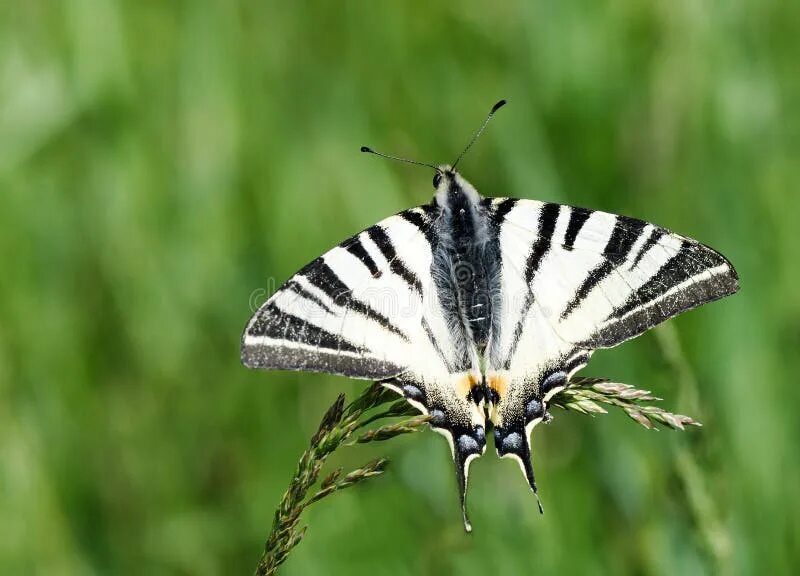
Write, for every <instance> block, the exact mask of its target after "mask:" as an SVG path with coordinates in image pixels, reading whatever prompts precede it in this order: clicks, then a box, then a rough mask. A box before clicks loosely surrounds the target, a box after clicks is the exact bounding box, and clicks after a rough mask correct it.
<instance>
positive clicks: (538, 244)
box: [503, 203, 568, 368]
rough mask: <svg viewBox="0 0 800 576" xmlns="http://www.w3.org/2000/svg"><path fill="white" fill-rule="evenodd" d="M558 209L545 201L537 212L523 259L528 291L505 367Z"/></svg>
mask: <svg viewBox="0 0 800 576" xmlns="http://www.w3.org/2000/svg"><path fill="white" fill-rule="evenodd" d="M565 208H568V207H565ZM560 209H561V206H560V205H559V204H553V203H547V204H544V205H543V206H542V208H541V212H539V220H538V228H539V230H538V233H537V235H536V240H535V241H534V243H533V246H532V247H531V251H530V253H529V254H528V258H527V260H526V261H525V282H526V283H527V285H528V292H527V294H526V295H525V302H524V303H523V305H522V310H521V311H520V315H519V319H518V320H517V325H516V326H515V328H514V335H513V337H512V339H511V345H510V346H509V350H508V353H507V354H506V359H505V362H504V363H503V364H504V367H505V368H508V367H509V366H510V365H511V359H512V358H513V357H514V353H515V352H516V350H517V345H518V344H519V340H520V337H521V336H522V330H523V328H524V326H525V321H526V320H527V316H528V311H529V310H530V309H531V306H533V301H534V296H533V290H532V289H531V288H530V286H531V284H532V283H533V280H534V278H535V277H536V272H537V271H538V270H539V266H540V265H541V263H542V261H543V260H544V257H545V256H546V255H547V252H548V251H549V250H550V247H551V245H552V242H553V234H554V233H555V231H556V222H557V221H558V214H559V210H560Z"/></svg>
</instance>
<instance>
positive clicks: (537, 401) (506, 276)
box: [486, 199, 738, 489]
mask: <svg viewBox="0 0 800 576" xmlns="http://www.w3.org/2000/svg"><path fill="white" fill-rule="evenodd" d="M492 217H493V219H494V221H495V226H496V227H497V229H498V238H499V246H500V253H501V256H500V257H501V296H502V297H501V298H500V299H499V301H500V306H501V308H500V322H499V329H498V330H497V331H496V332H495V333H493V335H492V339H491V341H490V345H489V347H488V349H487V371H486V378H487V383H488V386H489V389H490V392H491V396H492V399H493V400H494V403H493V405H492V407H491V412H490V417H491V419H492V421H493V423H494V425H495V440H496V442H495V443H496V447H497V450H498V453H500V455H501V456H512V457H515V458H518V459H519V461H520V464H521V465H522V466H523V470H524V471H525V473H526V476H527V477H528V480H529V482H530V483H531V486H532V487H534V489H535V484H534V481H533V471H532V468H531V465H530V462H529V458H530V448H529V436H530V432H531V429H532V428H533V426H534V425H535V424H536V423H537V422H539V421H540V420H541V419H542V418H544V417H545V411H546V404H547V401H548V400H549V399H550V398H551V397H552V396H553V395H554V394H555V393H556V392H558V391H559V390H561V389H563V387H565V386H566V385H567V382H568V380H569V377H570V376H571V375H572V373H574V372H575V371H577V370H579V369H580V368H582V367H583V366H584V365H585V364H586V363H587V362H588V359H589V356H590V355H591V354H592V352H593V351H594V350H595V349H598V348H608V347H612V346H616V345H617V344H619V343H621V342H623V341H625V340H628V339H630V338H633V337H635V336H638V335H639V334H641V333H642V332H644V331H646V330H648V329H649V328H652V327H653V326H655V325H657V324H659V323H661V322H663V321H664V320H666V319H668V318H671V317H672V316H675V315H677V314H679V313H681V312H683V311H686V310H689V309H691V308H694V307H696V306H699V305H701V304H704V303H706V302H709V301H712V300H716V299H718V298H722V297H724V296H727V295H729V294H732V293H734V292H736V290H737V289H738V278H737V276H736V272H735V271H734V269H733V267H732V266H731V265H730V263H729V262H728V261H727V260H726V259H725V258H724V257H723V256H722V255H720V254H719V253H717V252H715V251H714V250H712V249H711V248H709V247H707V246H704V245H703V244H700V243H699V242H697V241H695V240H691V239H689V238H685V237H683V236H680V235H677V234H674V233H672V232H670V231H668V230H666V229H664V228H661V227H658V226H655V225H653V224H650V223H647V222H644V221H642V220H636V219H633V218H628V217H625V216H617V215H613V214H608V213H605V212H600V211H592V210H587V209H583V208H574V207H571V206H565V205H559V204H552V203H544V202H537V201H532V200H514V199H493V200H492Z"/></svg>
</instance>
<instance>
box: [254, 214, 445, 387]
mask: <svg viewBox="0 0 800 576" xmlns="http://www.w3.org/2000/svg"><path fill="white" fill-rule="evenodd" d="M430 229H431V228H430V222H429V219H428V216H427V213H426V212H425V210H424V209H422V208H414V209H411V210H406V211H405V212H402V213H400V214H398V215H395V216H391V217H389V218H387V219H385V220H383V221H381V222H379V223H378V224H376V225H374V226H371V227H370V228H367V229H366V230H364V231H363V232H361V233H359V234H357V235H355V236H353V237H352V238H349V239H348V240H346V241H344V242H343V243H342V244H340V245H339V246H336V247H335V248H333V249H332V250H330V251H328V252H327V253H325V254H323V255H322V256H320V257H319V258H317V259H316V260H314V261H313V262H311V263H310V264H308V265H307V266H305V267H304V268H303V269H301V270H300V271H299V272H298V273H297V274H295V275H294V276H292V278H290V279H289V280H288V281H287V282H286V283H285V284H284V285H283V286H281V287H280V288H279V289H278V290H277V291H276V292H275V293H274V294H273V295H272V296H271V297H270V298H269V300H267V301H266V302H265V303H264V304H263V305H262V306H261V307H260V308H259V310H258V311H257V312H256V313H255V314H254V315H253V317H252V318H251V320H250V322H249V323H248V325H247V327H246V329H245V332H244V335H243V337H242V362H243V363H244V364H245V365H246V366H248V367H250V368H267V369H283V370H307V371H312V372H327V373H332V374H341V375H344V376H349V377H352V378H364V379H377V380H380V379H384V378H389V377H394V376H397V375H398V374H401V373H403V372H405V371H407V370H409V369H416V371H421V370H425V371H426V372H428V373H430V374H432V375H437V376H438V375H441V374H442V373H443V372H444V373H446V372H447V367H448V366H449V365H450V364H451V363H455V359H454V358H452V357H450V356H445V354H444V350H446V348H444V349H443V348H442V343H446V342H447V341H448V335H447V327H446V325H445V324H444V323H443V320H442V318H441V316H440V315H437V314H436V309H437V308H436V299H437V295H436V294H435V293H433V292H431V291H428V290H425V288H424V286H423V282H422V280H421V279H423V278H426V277H427V276H428V275H429V272H428V270H429V269H430V263H431V259H432V253H431V245H430V242H429V240H428V239H427V238H426V236H425V234H424V231H428V230H430ZM426 308H428V309H429V310H426ZM437 350H438V351H437ZM412 353H413V354H412Z"/></svg>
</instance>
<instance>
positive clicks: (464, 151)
mask: <svg viewBox="0 0 800 576" xmlns="http://www.w3.org/2000/svg"><path fill="white" fill-rule="evenodd" d="M505 103H506V101H505V100H500V102H498V103H497V104H495V105H494V106H492V109H491V110H490V111H489V115H488V116H487V117H486V120H484V121H483V124H481V127H480V128H478V130H477V131H476V132H475V134H473V135H472V139H471V140H470V141H469V144H467V147H466V148H464V150H463V152H461V154H459V155H458V158H456V161H455V162H453V170H455V168H456V166H457V165H458V163H459V162H460V161H461V158H463V157H464V154H466V153H467V150H469V149H470V148H471V147H472V145H473V144H475V140H477V139H478V137H480V135H481V134H482V133H483V129H484V128H486V125H487V124H488V123H489V120H491V119H492V116H494V113H495V112H497V111H498V110H500V108H502V107H503V106H505Z"/></svg>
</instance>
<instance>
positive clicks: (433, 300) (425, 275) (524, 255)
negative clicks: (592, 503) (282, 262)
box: [241, 101, 738, 531]
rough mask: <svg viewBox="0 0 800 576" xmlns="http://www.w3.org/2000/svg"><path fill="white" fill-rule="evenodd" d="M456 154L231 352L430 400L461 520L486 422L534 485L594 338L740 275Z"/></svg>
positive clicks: (708, 294) (270, 365) (311, 270)
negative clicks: (544, 444) (427, 189)
mask: <svg viewBox="0 0 800 576" xmlns="http://www.w3.org/2000/svg"><path fill="white" fill-rule="evenodd" d="M504 103H505V102H504V101H501V102H498V104H496V105H495V107H494V108H492V112H491V113H490V114H489V116H488V117H487V118H486V122H484V124H483V126H482V127H481V128H480V129H479V130H478V131H477V132H476V134H475V136H474V137H473V139H472V141H471V142H470V144H472V142H474V141H475V139H476V138H477V136H478V135H479V134H480V133H481V131H482V130H483V128H484V127H485V126H486V123H487V122H488V121H489V119H490V118H491V116H492V114H493V113H494V112H495V111H496V110H497V109H498V108H499V107H500V106H502V105H503V104H504ZM468 148H469V146H467V149H468ZM362 150H364V151H367V152H372V150H370V149H367V148H365V149H362ZM465 152H466V149H465ZM462 156H463V152H462ZM460 158H461V156H459V160H460ZM457 163H458V160H456V162H455V163H454V164H453V166H431V167H432V168H434V169H435V175H434V178H433V185H434V188H435V189H436V193H435V195H434V197H433V200H432V201H431V202H430V203H429V204H425V205H423V206H419V207H417V208H411V209H410V210H405V211H403V212H400V213H399V214H396V215H394V216H390V217H389V218H386V219H385V220H382V221H381V222H379V223H377V224H375V225H374V226H370V227H369V228H367V229H366V230H364V231H363V232H360V233H359V234H356V235H355V236H353V237H352V238H349V239H347V240H345V241H344V242H342V243H341V244H339V245H338V246H336V247H335V248H333V249H332V250H330V251H329V252H326V253H325V254H323V255H322V256H320V257H319V258H317V259H316V260H314V261H313V262H311V263H310V264H308V265H307V266H305V267H304V268H303V269H302V270H300V271H299V272H298V273H297V274H295V275H294V276H292V277H291V278H290V279H289V280H288V281H287V282H286V283H285V284H284V285H283V286H281V287H280V288H279V289H278V290H277V291H276V292H275V293H274V294H273V295H272V296H271V297H270V298H269V299H268V300H267V301H266V303H264V304H263V305H262V306H261V307H260V308H259V310H258V311H257V312H256V313H255V315H254V316H253V317H252V319H251V320H250V322H249V323H248V324H247V328H246V329H245V332H244V335H243V337H242V349H241V357H242V362H243V363H244V364H245V366H247V367H250V368H266V369H284V370H308V371H313V372H328V373H331V374H341V375H345V376H349V377H352V378H363V379H368V380H377V381H380V382H381V383H382V384H383V385H385V386H387V387H389V388H391V389H392V390H395V391H397V392H398V393H399V394H402V395H403V396H404V397H405V398H406V399H407V400H408V402H410V403H411V404H412V405H413V406H415V407H416V408H418V409H419V410H420V411H421V412H423V413H425V414H428V415H430V416H431V421H430V422H431V426H432V427H433V428H434V430H436V431H437V432H440V433H441V434H443V435H444V436H445V437H446V438H447V440H448V442H449V444H450V448H451V451H452V455H453V459H454V461H455V464H456V471H457V476H458V486H459V496H460V499H461V504H462V511H463V513H464V525H465V527H466V529H467V530H468V531H469V530H471V527H470V524H469V521H468V519H467V515H466V505H465V499H466V488H467V477H468V471H469V465H470V462H471V461H472V460H473V459H474V458H476V457H478V456H480V455H481V454H483V452H484V451H485V449H486V431H487V427H489V428H490V429H493V431H494V444H495V448H496V450H497V453H498V454H499V455H500V456H501V457H510V458H514V459H515V460H516V461H517V462H518V463H519V465H520V467H521V469H522V471H523V473H524V474H525V477H526V479H527V481H528V483H529V485H530V487H531V489H532V490H533V491H534V493H536V491H537V488H536V482H535V480H534V474H533V467H532V464H531V450H530V435H531V431H532V430H533V428H534V426H536V424H538V423H539V422H541V421H543V420H545V419H547V418H549V414H548V412H547V405H548V401H549V400H550V399H551V398H552V397H553V395H554V394H556V393H557V392H559V391H560V390H562V389H563V388H564V387H565V386H566V385H567V382H568V381H569V379H570V377H571V376H572V375H573V374H574V373H575V372H576V371H577V370H580V369H581V368H583V367H584V366H585V365H586V363H587V362H588V361H589V357H590V356H591V355H592V353H593V352H594V351H595V350H596V349H598V348H610V347H612V346H616V345H617V344H620V343H621V342H624V341H626V340H629V339H631V338H634V337H635V336H638V335H639V334H641V333H643V332H645V331H646V330H648V329H649V328H652V327H653V326H655V325H656V324H659V323H660V322H663V321H664V320H667V319H668V318H671V317H672V316H675V315H677V314H680V313H681V312H684V311H686V310H689V309H691V308H694V307H696V306H699V305H701V304H704V303H706V302H710V301H712V300H717V299H719V298H722V297H724V296H727V295H729V294H733V293H734V292H736V291H737V290H738V277H737V275H736V272H735V270H734V269H733V266H731V264H730V262H728V260H726V259H725V257H723V256H722V255H721V254H719V253H718V252H716V251H714V250H712V249H711V248H709V247H707V246H704V245H703V244H700V243H699V242H697V241H696V240H692V239H690V238H686V237H684V236H680V235H678V234H675V233H673V232H670V231H669V230H666V229H665V228H661V227H659V226H656V225H654V224H650V223H648V222H644V221H642V220H636V219H634V218H629V217H627V216H617V215H614V214H608V213H606V212H600V211H596V210H589V209H586V208H576V207H572V206H565V205H561V204H553V203H547V202H538V201H536V200H520V199H515V198H484V197H483V196H481V195H480V194H479V193H478V192H477V191H476V190H475V188H474V187H473V186H472V185H470V184H469V182H467V181H466V180H465V179H464V178H463V177H462V176H461V175H460V174H459V173H458V172H456V170H455V165H456V164H457ZM537 499H538V496H537ZM540 509H541V505H540Z"/></svg>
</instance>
